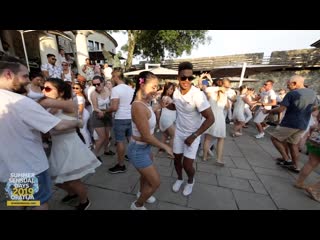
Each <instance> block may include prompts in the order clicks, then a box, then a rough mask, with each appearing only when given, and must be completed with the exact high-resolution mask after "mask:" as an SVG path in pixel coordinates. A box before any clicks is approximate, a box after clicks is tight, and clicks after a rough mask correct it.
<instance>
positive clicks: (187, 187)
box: [172, 179, 194, 196]
mask: <svg viewBox="0 0 320 240" xmlns="http://www.w3.org/2000/svg"><path fill="white" fill-rule="evenodd" d="M182 184H183V180H179V179H177V180H176V182H175V183H174V184H173V186H172V191H174V192H179V190H180V187H181V185H182ZM193 185H194V179H193V183H187V184H186V185H185V186H184V189H183V192H182V194H183V195H184V196H188V195H190V194H191V193H192V188H193Z"/></svg>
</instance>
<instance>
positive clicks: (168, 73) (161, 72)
mask: <svg viewBox="0 0 320 240" xmlns="http://www.w3.org/2000/svg"><path fill="white" fill-rule="evenodd" d="M143 71H150V72H152V73H153V74H154V75H157V76H158V75H161V76H178V71H176V70H172V69H169V68H163V67H157V68H149V69H142V70H137V71H132V72H126V73H124V75H125V76H134V75H139V73H141V72H143Z"/></svg>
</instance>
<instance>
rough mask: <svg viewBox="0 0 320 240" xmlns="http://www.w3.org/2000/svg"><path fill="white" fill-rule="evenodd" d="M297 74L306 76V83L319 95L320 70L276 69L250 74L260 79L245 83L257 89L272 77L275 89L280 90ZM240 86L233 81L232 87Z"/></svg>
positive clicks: (251, 76)
mask: <svg viewBox="0 0 320 240" xmlns="http://www.w3.org/2000/svg"><path fill="white" fill-rule="evenodd" d="M295 74H297V75H302V76H303V77H305V84H307V85H308V87H309V88H312V89H313V90H315V91H316V92H317V94H318V95H320V70H298V71H275V72H265V73H259V74H256V75H250V78H253V79H258V80H259V81H258V82H249V83H244V84H246V85H247V86H249V87H253V88H255V90H256V91H257V90H258V89H259V87H261V86H262V85H263V83H264V82H265V81H266V80H268V79H272V80H273V81H274V82H275V84H274V87H273V89H274V90H275V91H278V90H279V89H280V88H284V89H286V88H287V84H286V83H287V80H288V79H289V78H290V77H291V76H293V75H295ZM238 86H239V83H238V82H234V83H232V87H235V88H237V87H238Z"/></svg>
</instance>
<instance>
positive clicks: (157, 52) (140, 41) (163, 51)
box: [121, 30, 211, 71]
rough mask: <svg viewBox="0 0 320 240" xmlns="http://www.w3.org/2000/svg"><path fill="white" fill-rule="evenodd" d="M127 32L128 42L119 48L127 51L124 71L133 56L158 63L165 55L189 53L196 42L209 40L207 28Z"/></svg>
mask: <svg viewBox="0 0 320 240" xmlns="http://www.w3.org/2000/svg"><path fill="white" fill-rule="evenodd" d="M127 33H128V43H127V45H125V46H123V47H122V48H121V50H123V51H126V52H128V56H127V61H126V66H125V69H126V71H128V70H129V69H130V67H131V66H132V60H133V57H135V56H141V57H143V58H148V59H149V60H150V61H152V62H155V63H160V61H161V60H163V59H164V58H165V57H179V56H181V55H182V54H183V53H184V52H186V53H187V54H190V53H191V50H192V49H193V48H194V47H197V46H198V44H203V43H205V42H206V41H208V42H210V40H211V39H210V38H209V37H206V33H207V30H127Z"/></svg>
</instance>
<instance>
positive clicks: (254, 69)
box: [210, 65, 289, 78]
mask: <svg viewBox="0 0 320 240" xmlns="http://www.w3.org/2000/svg"><path fill="white" fill-rule="evenodd" d="M286 67H289V66H288V65H247V67H246V71H245V76H249V75H253V74H257V73H260V72H267V71H275V70H280V69H283V68H286ZM241 72H242V65H238V66H220V67H215V68H214V69H212V70H211V71H210V74H211V76H212V77H215V78H216V77H235V76H240V75H241Z"/></svg>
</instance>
